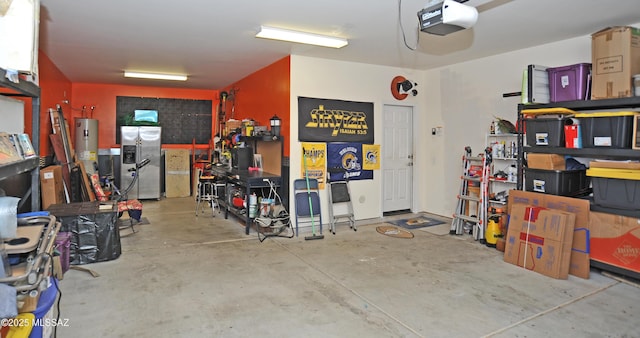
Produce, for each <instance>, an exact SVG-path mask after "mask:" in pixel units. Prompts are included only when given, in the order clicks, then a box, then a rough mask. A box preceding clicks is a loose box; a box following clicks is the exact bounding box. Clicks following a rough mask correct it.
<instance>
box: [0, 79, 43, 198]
mask: <svg viewBox="0 0 640 338" xmlns="http://www.w3.org/2000/svg"><path fill="white" fill-rule="evenodd" d="M6 73H7V72H6V70H4V69H1V68H0V88H1V89H0V95H5V96H20V97H29V98H31V108H32V119H31V130H32V133H31V134H32V135H31V143H32V144H33V148H34V150H35V152H36V155H38V157H35V158H30V159H26V160H22V161H18V162H14V163H8V164H4V165H0V180H3V179H5V178H7V177H11V176H15V175H18V174H21V173H25V172H31V188H30V189H29V190H28V191H27V192H26V193H25V195H24V196H22V198H23V199H25V198H27V197H29V196H31V210H32V211H38V210H40V166H39V156H40V87H38V86H37V85H35V84H34V83H31V82H26V81H19V82H18V83H14V82H11V81H9V79H7V78H6Z"/></svg>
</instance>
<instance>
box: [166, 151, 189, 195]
mask: <svg viewBox="0 0 640 338" xmlns="http://www.w3.org/2000/svg"><path fill="white" fill-rule="evenodd" d="M190 170H191V166H190V165H189V150H188V149H167V150H166V151H165V194H166V196H167V198H172V197H187V196H190V195H191V171H190Z"/></svg>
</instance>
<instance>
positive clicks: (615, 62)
mask: <svg viewBox="0 0 640 338" xmlns="http://www.w3.org/2000/svg"><path fill="white" fill-rule="evenodd" d="M591 63H592V67H593V69H592V84H591V99H592V100H598V99H608V98H618V97H631V96H633V85H632V81H631V79H632V77H633V75H635V74H639V73H640V29H638V28H634V27H627V26H623V27H609V28H606V29H603V30H601V31H599V32H597V33H594V34H592V35H591Z"/></svg>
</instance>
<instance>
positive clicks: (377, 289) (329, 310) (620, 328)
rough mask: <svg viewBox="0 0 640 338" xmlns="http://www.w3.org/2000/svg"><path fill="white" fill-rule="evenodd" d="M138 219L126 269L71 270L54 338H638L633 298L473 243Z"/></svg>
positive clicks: (181, 202) (595, 277)
mask: <svg viewBox="0 0 640 338" xmlns="http://www.w3.org/2000/svg"><path fill="white" fill-rule="evenodd" d="M143 217H146V218H147V219H148V220H149V221H150V224H146V225H139V226H137V230H138V231H139V232H137V233H136V234H133V235H131V236H127V237H124V238H122V255H121V256H120V258H118V259H117V260H114V261H109V262H102V263H96V264H89V265H84V266H83V267H85V268H90V269H92V270H94V271H96V272H98V273H99V274H100V276H99V277H97V278H94V277H92V276H91V275H90V274H88V273H86V272H81V271H76V270H70V271H69V272H67V274H66V275H65V277H64V280H62V281H61V283H60V288H61V291H62V299H61V314H60V317H61V318H63V319H65V318H68V326H66V327H62V326H61V327H58V337H90V336H93V337H260V336H267V337H483V336H489V337H639V336H640V325H638V323H639V322H640V288H638V287H636V286H633V285H630V284H628V283H623V282H620V281H618V280H615V279H611V278H609V277H606V276H604V275H602V274H600V273H599V272H598V271H595V270H592V272H591V278H590V279H589V280H584V279H580V278H576V277H574V276H570V277H569V279H568V280H556V279H552V278H549V277H546V276H543V275H540V274H537V273H535V272H531V271H526V270H523V269H522V268H518V267H516V266H514V265H511V264H507V263H504V262H503V261H502V257H501V253H500V252H498V251H496V250H495V249H491V248H487V247H486V246H483V245H480V244H479V243H477V242H475V241H473V240H472V239H470V237H469V236H451V235H448V234H446V235H434V234H432V233H429V232H426V231H422V230H414V231H413V232H414V234H415V237H414V238H413V239H400V238H392V237H388V236H384V235H381V234H379V233H377V232H376V230H375V228H376V225H375V224H377V223H381V222H383V221H384V220H389V219H392V218H385V219H375V220H369V221H367V222H359V226H358V231H357V232H354V231H351V230H350V229H349V228H348V226H346V225H343V226H339V227H338V230H337V234H336V235H332V234H329V233H328V232H326V231H325V238H324V239H323V240H314V241H305V240H304V239H303V237H304V236H302V234H301V236H300V237H298V238H294V239H286V238H269V239H267V240H266V241H264V242H263V243H260V242H259V241H258V239H257V235H256V233H255V232H252V233H251V235H249V236H247V235H245V234H244V228H243V227H242V226H241V225H240V224H239V223H238V220H237V219H236V218H234V217H232V216H230V218H229V219H228V220H225V219H224V216H223V215H216V217H211V211H210V210H207V212H206V213H205V214H204V215H201V216H200V217H195V215H194V201H193V199H192V198H179V199H163V200H161V201H147V202H145V203H144V212H143ZM395 218H403V217H400V216H396V217H394V218H393V219H395ZM123 234H124V232H123Z"/></svg>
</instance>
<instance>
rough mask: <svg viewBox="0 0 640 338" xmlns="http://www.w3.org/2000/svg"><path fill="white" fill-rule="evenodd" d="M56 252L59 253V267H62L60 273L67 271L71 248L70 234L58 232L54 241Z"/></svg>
mask: <svg viewBox="0 0 640 338" xmlns="http://www.w3.org/2000/svg"><path fill="white" fill-rule="evenodd" d="M54 244H55V248H56V250H58V251H59V252H60V265H62V273H65V272H67V271H68V270H69V258H70V253H71V251H70V247H71V233H70V232H58V235H57V236H56V240H55V242H54Z"/></svg>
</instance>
